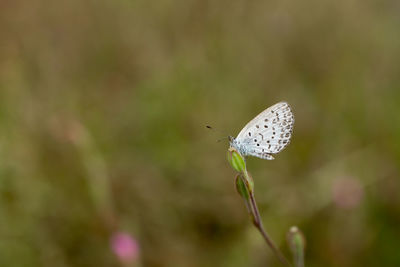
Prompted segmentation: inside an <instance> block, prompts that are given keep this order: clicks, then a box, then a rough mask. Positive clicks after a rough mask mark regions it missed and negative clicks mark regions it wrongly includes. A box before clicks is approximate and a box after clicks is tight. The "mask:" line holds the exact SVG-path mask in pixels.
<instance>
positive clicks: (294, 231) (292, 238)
mask: <svg viewBox="0 0 400 267" xmlns="http://www.w3.org/2000/svg"><path fill="white" fill-rule="evenodd" d="M287 241H288V243H289V247H290V250H291V251H292V253H293V257H294V261H295V266H296V267H303V266H304V250H305V246H306V239H305V237H304V235H303V233H302V232H301V231H300V230H299V228H297V226H292V227H291V228H290V230H289V232H288V234H287Z"/></svg>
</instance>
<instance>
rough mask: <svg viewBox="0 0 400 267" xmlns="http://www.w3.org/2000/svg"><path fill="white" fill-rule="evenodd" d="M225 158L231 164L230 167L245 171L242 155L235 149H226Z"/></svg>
mask: <svg viewBox="0 0 400 267" xmlns="http://www.w3.org/2000/svg"><path fill="white" fill-rule="evenodd" d="M227 158H228V161H229V163H230V164H231V166H232V168H234V169H235V170H236V171H238V172H245V171H246V162H245V161H244V158H243V157H242V155H240V153H239V152H237V150H236V149H234V148H232V147H230V148H229V149H228V153H227Z"/></svg>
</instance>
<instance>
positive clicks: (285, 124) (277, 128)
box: [229, 102, 294, 160]
mask: <svg viewBox="0 0 400 267" xmlns="http://www.w3.org/2000/svg"><path fill="white" fill-rule="evenodd" d="M293 124H294V116H293V114H292V111H291V109H290V106H289V104H288V103H286V102H279V103H277V104H275V105H273V106H271V107H269V108H267V109H266V110H264V111H263V112H261V113H260V114H258V115H257V116H256V117H255V118H254V119H252V120H251V121H250V122H249V123H247V125H246V126H244V128H243V129H242V130H241V131H240V133H239V134H238V136H237V137H236V138H233V137H232V136H229V142H230V146H231V147H233V148H235V149H236V150H237V151H238V152H239V153H240V154H241V155H242V156H254V157H258V158H262V159H268V160H273V159H274V157H273V156H272V155H271V154H276V153H279V152H280V151H281V150H282V149H284V148H285V147H286V146H287V145H288V144H289V142H290V138H291V136H292V131H293Z"/></svg>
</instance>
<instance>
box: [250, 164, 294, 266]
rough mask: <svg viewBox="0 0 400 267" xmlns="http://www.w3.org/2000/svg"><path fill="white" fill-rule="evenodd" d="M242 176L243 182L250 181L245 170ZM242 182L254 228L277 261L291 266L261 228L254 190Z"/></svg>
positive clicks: (262, 227)
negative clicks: (246, 190) (247, 195)
mask: <svg viewBox="0 0 400 267" xmlns="http://www.w3.org/2000/svg"><path fill="white" fill-rule="evenodd" d="M243 174H244V175H245V177H246V178H245V180H247V181H248V180H249V179H251V178H250V177H249V174H248V173H247V170H246V171H244V173H243ZM243 182H244V183H245V185H246V188H247V189H248V192H249V197H250V201H249V202H248V203H247V206H249V212H250V214H251V216H252V220H253V224H254V226H255V227H256V228H257V229H258V230H259V231H260V233H261V235H262V236H263V238H264V240H265V241H266V242H267V244H268V246H269V247H270V248H271V249H272V251H273V253H274V254H275V255H276V256H277V257H278V259H279V261H280V262H281V263H282V264H284V265H286V266H291V264H290V263H289V261H288V260H287V259H286V257H285V256H284V255H283V253H282V252H281V251H280V250H279V248H278V247H277V246H276V245H275V243H274V241H272V239H271V238H270V236H269V235H268V233H267V232H266V231H265V229H264V226H263V223H262V220H261V216H260V212H259V211H258V207H257V202H256V199H255V197H254V190H252V188H250V187H249V184H248V183H247V182H246V181H243Z"/></svg>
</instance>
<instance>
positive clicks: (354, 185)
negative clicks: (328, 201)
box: [332, 177, 364, 209]
mask: <svg viewBox="0 0 400 267" xmlns="http://www.w3.org/2000/svg"><path fill="white" fill-rule="evenodd" d="M332 194H333V202H334V203H335V204H336V205H337V206H339V207H341V208H345V209H352V208H355V207H357V206H358V205H360V203H361V201H362V198H363V196H364V188H363V186H362V184H361V183H360V181H359V180H358V179H355V178H352V177H346V178H338V179H336V180H335V181H334V182H333V187H332Z"/></svg>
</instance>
